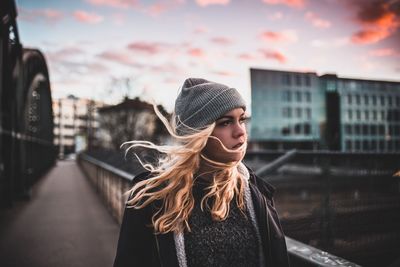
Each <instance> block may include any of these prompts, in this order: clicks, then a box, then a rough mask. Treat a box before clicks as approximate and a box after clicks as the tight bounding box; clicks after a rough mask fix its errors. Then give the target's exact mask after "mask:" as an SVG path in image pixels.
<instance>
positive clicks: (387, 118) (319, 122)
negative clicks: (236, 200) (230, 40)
mask: <svg viewBox="0 0 400 267" xmlns="http://www.w3.org/2000/svg"><path fill="white" fill-rule="evenodd" d="M250 75H251V90H252V96H251V99H252V124H251V129H250V140H251V142H250V143H251V147H252V148H253V149H264V148H269V149H290V148H299V149H330V150H338V151H379V152H393V151H400V82H393V81H377V80H364V79H352V78H341V77H338V76H337V75H335V74H326V75H322V76H318V75H317V74H316V73H313V72H290V71H277V70H264V69H250Z"/></svg>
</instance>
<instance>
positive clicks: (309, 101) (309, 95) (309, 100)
mask: <svg viewBox="0 0 400 267" xmlns="http://www.w3.org/2000/svg"><path fill="white" fill-rule="evenodd" d="M304 97H305V98H306V102H307V103H311V92H305V93H304Z"/></svg>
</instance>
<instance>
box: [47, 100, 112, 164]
mask: <svg viewBox="0 0 400 267" xmlns="http://www.w3.org/2000/svg"><path fill="white" fill-rule="evenodd" d="M103 106H104V104H103V103H102V102H96V101H93V100H90V99H84V98H77V97H75V96H73V95H70V96H68V97H66V98H60V99H55V100H53V113H54V143H55V145H56V146H57V147H58V151H59V157H64V156H65V155H67V154H70V153H75V152H78V150H83V149H86V148H87V146H96V145H97V143H96V140H97V139H98V138H97V135H98V134H97V133H98V128H99V122H98V120H99V115H98V111H97V109H98V108H100V107H103Z"/></svg>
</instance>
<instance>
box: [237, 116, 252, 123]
mask: <svg viewBox="0 0 400 267" xmlns="http://www.w3.org/2000/svg"><path fill="white" fill-rule="evenodd" d="M249 119H250V118H249V117H243V118H240V120H239V122H240V123H246V122H247V121H248V120H249Z"/></svg>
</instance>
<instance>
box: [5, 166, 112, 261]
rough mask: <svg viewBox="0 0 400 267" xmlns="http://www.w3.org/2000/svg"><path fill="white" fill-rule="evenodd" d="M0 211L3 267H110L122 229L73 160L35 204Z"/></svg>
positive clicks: (48, 179) (54, 173)
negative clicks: (120, 229)
mask: <svg viewBox="0 0 400 267" xmlns="http://www.w3.org/2000/svg"><path fill="white" fill-rule="evenodd" d="M1 212H2V214H1V217H0V227H1V228H0V266H5V267H14V266H15V267H24V266H30V267H50V266H51V267H58V266H60V267H64V266H65V267H66V266H71V267H72V266H74V267H80V266H82V267H83V266H84V267H91V266H95V267H102V266H107V267H109V266H112V263H113V260H114V255H115V250H116V244H117V239H118V233H119V226H118V224H117V222H116V221H115V220H114V219H113V218H112V217H111V215H110V214H109V213H108V211H107V210H106V208H105V206H104V205H103V203H102V202H101V199H100V198H99V196H98V195H97V194H96V192H95V191H94V189H93V188H92V187H91V185H90V184H89V182H88V180H86V178H85V177H84V176H83V174H82V173H81V171H80V170H79V168H78V166H77V165H76V163H75V162H74V161H59V162H58V163H57V166H55V167H54V168H53V169H52V170H50V171H49V172H48V173H47V174H46V175H45V176H44V177H43V178H42V179H41V180H40V181H39V183H37V184H36V185H35V187H34V189H33V193H32V198H31V200H29V201H27V202H23V201H22V202H20V203H18V204H17V205H15V206H14V207H13V208H12V209H10V210H6V211H1Z"/></svg>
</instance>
